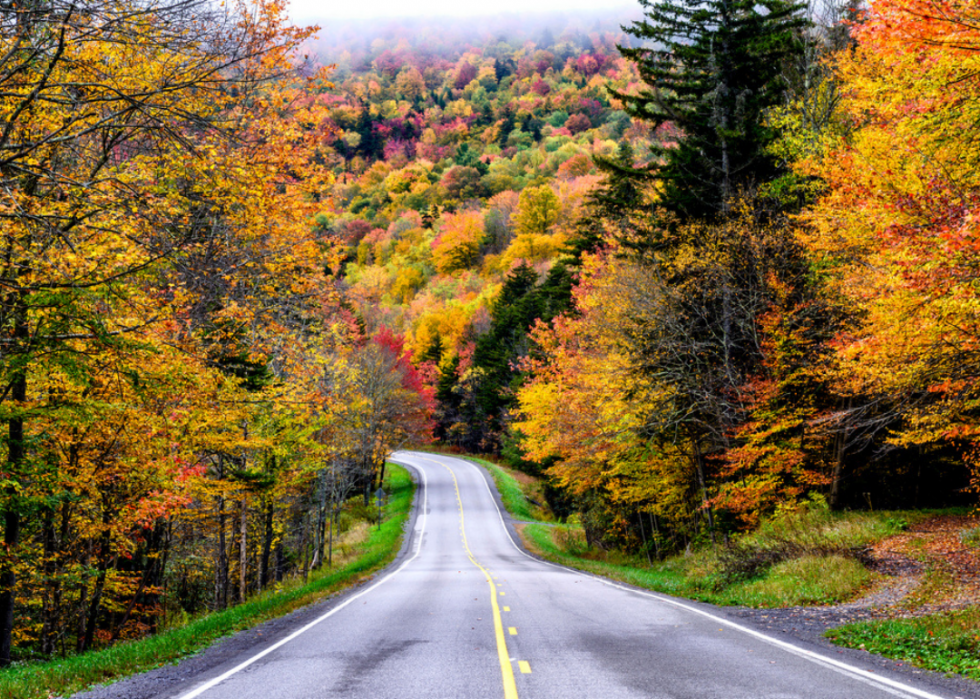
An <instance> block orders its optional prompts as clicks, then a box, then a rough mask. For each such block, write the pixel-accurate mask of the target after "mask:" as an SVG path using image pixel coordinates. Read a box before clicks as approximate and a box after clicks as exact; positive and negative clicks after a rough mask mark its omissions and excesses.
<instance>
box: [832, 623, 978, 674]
mask: <svg viewBox="0 0 980 699" xmlns="http://www.w3.org/2000/svg"><path fill="white" fill-rule="evenodd" d="M978 630H980V618H978V611H977V609H976V608H975V607H973V608H970V609H965V610H961V611H952V612H944V613H941V614H931V615H927V616H920V617H912V618H907V619H886V620H875V621H862V622H857V623H854V624H847V625H845V626H841V627H839V628H836V629H831V630H830V631H828V632H827V636H828V638H830V640H831V641H833V642H834V643H836V644H838V645H841V646H845V647H848V648H861V649H862V650H866V651H868V652H870V653H876V654H878V655H883V656H885V657H886V658H892V659H894V660H901V661H903V662H907V663H912V664H914V665H916V666H918V667H923V668H926V669H928V670H934V671H936V672H946V673H948V672H955V673H958V674H960V675H963V676H965V677H969V678H970V679H974V680H976V679H980V662H978V661H977V658H978V656H980V642H978V638H980V634H978Z"/></svg>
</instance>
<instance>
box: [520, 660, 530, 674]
mask: <svg viewBox="0 0 980 699" xmlns="http://www.w3.org/2000/svg"><path fill="white" fill-rule="evenodd" d="M517 667H519V668H520V669H521V674H522V675H530V674H531V664H530V663H529V662H528V661H526V660H518V661H517Z"/></svg>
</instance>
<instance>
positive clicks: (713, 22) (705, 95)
mask: <svg viewBox="0 0 980 699" xmlns="http://www.w3.org/2000/svg"><path fill="white" fill-rule="evenodd" d="M640 4H641V5H642V7H643V11H644V15H645V18H644V19H643V20H641V21H638V22H635V23H634V24H633V25H632V26H631V27H629V28H627V29H626V31H627V33H628V34H630V35H632V36H634V37H636V38H637V39H639V40H641V41H642V42H644V43H643V45H642V46H640V47H638V48H627V47H624V46H620V47H619V50H620V52H621V53H622V54H623V56H625V57H626V58H627V59H629V60H632V61H634V62H635V63H636V64H637V67H638V68H639V71H640V75H641V77H642V78H643V80H644V81H645V82H646V84H647V86H648V87H647V88H646V89H644V90H642V91H641V92H640V93H638V94H636V95H626V94H623V93H616V96H617V97H619V98H620V99H622V100H623V101H624V103H625V105H626V111H627V112H628V113H629V114H630V115H631V116H633V117H636V118H640V119H643V120H646V121H648V122H650V123H651V124H652V125H653V126H654V127H660V126H662V125H664V124H667V123H670V124H672V125H673V127H674V128H675V129H677V131H678V132H679V135H678V142H677V144H676V145H674V144H671V143H667V144H664V145H661V146H659V147H657V148H655V155H656V156H658V160H659V162H657V163H656V164H655V165H654V166H653V167H652V170H653V173H654V174H655V176H656V177H657V179H658V180H659V181H660V182H661V183H662V195H661V203H662V205H663V206H664V208H665V209H667V210H668V211H670V212H672V213H675V214H677V215H678V216H680V217H681V218H682V219H683V218H690V217H694V218H706V217H712V216H715V215H717V214H719V213H722V214H723V213H727V207H728V204H729V202H730V201H731V199H732V197H733V196H735V195H736V194H737V193H738V191H739V190H740V189H748V188H752V187H753V186H754V185H758V184H761V183H763V182H766V181H769V180H771V179H773V178H775V177H776V176H778V175H779V166H778V163H777V162H776V160H775V158H773V157H772V156H771V155H769V154H768V153H767V152H766V146H768V145H769V144H770V143H771V142H772V140H773V138H774V133H773V131H772V130H771V129H770V128H769V127H767V126H766V124H765V120H764V114H765V111H766V109H768V108H769V107H772V106H774V105H776V104H779V103H780V102H781V100H782V99H783V96H784V93H785V92H786V89H787V88H786V84H785V81H784V79H783V77H782V74H781V73H782V70H783V67H784V65H785V64H786V62H787V61H788V60H790V59H792V58H793V57H794V56H795V55H796V54H798V53H799V52H801V51H802V49H803V44H802V42H801V41H800V38H799V37H800V30H802V29H803V28H804V27H805V26H806V25H807V22H806V20H805V19H804V17H803V14H802V11H803V9H804V4H803V3H800V2H797V1H796V0H640Z"/></svg>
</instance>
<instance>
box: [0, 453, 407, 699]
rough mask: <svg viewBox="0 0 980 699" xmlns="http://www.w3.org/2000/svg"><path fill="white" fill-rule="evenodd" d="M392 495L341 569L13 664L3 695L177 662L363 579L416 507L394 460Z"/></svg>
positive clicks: (48, 690) (63, 687)
mask: <svg viewBox="0 0 980 699" xmlns="http://www.w3.org/2000/svg"><path fill="white" fill-rule="evenodd" d="M388 469H389V473H390V476H389V479H390V480H389V481H388V483H389V489H390V499H389V502H388V505H387V508H386V519H385V520H384V521H383V522H382V524H381V527H380V528H378V527H372V528H371V533H370V536H368V537H367V540H366V541H364V543H363V544H362V546H361V547H360V548H361V552H360V554H359V555H358V556H356V557H355V558H354V559H353V560H351V561H350V562H349V563H347V564H346V565H344V566H343V567H341V568H336V569H334V570H323V571H318V572H317V574H314V575H311V576H310V580H309V582H308V583H307V584H305V585H302V584H300V583H301V581H299V582H297V583H294V584H293V585H292V586H290V585H288V584H287V585H284V586H283V587H282V588H280V589H278V590H269V591H268V592H265V593H263V594H261V595H259V596H257V597H256V598H254V599H251V600H249V601H248V602H246V603H244V604H241V605H239V606H237V607H234V608H232V609H228V610H226V611H223V612H217V613H214V614H209V615H208V616H206V617H202V618H200V619H197V620H195V621H192V622H190V623H188V624H187V625H186V626H182V627H180V628H176V629H171V630H168V631H164V632H162V633H160V634H158V635H155V636H150V637H148V638H144V639H140V640H138V641H131V642H127V643H120V644H117V645H115V646H112V647H110V648H106V649H103V650H98V651H94V652H91V653H85V654H83V655H78V656H74V657H69V658H64V659H60V660H52V661H49V662H44V663H32V664H29V665H23V666H14V667H11V668H9V669H6V670H3V671H0V697H4V699H48V698H49V697H54V696H68V695H70V694H74V693H75V692H80V691H82V690H84V689H87V688H89V687H91V686H93V685H95V684H99V683H103V682H107V681H111V680H117V679H120V678H122V677H126V676H128V675H133V674H136V673H138V672H145V671H146V670H150V669H153V668H155V667H160V666H161V665H166V664H167V663H172V662H174V661H176V660H178V659H179V658H181V657H183V656H186V655H188V654H190V653H194V652H195V651H199V650H201V649H203V648H206V647H207V646H210V645H211V644H212V643H213V642H214V641H216V640H218V639H219V638H222V637H224V636H228V635H229V634H232V633H235V632H236V631H241V630H242V629H247V628H251V627H253V626H255V625H257V624H259V623H261V622H263V621H267V620H269V619H273V618H276V617H279V616H282V615H284V614H287V613H289V612H291V611H293V610H295V609H299V608H300V607H305V606H307V605H309V604H312V603H314V602H317V601H319V600H321V599H324V598H325V597H328V596H330V595H332V594H335V593H337V592H339V591H341V590H343V589H345V588H347V587H350V586H352V585H354V584H356V583H359V582H361V581H363V580H365V579H367V578H368V577H370V575H371V574H372V573H375V572H377V571H378V570H379V569H381V568H383V567H384V566H386V565H388V564H389V563H390V562H391V561H392V560H394V558H395V556H396V555H397V553H398V550H399V548H400V547H401V540H402V533H403V530H404V525H405V522H406V521H407V519H408V516H409V513H410V512H411V509H412V497H413V495H414V492H415V484H414V483H413V482H412V479H411V476H410V475H409V473H408V471H406V470H405V469H403V468H402V467H400V466H396V465H394V464H389V466H388Z"/></svg>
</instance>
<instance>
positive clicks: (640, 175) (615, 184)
mask: <svg viewBox="0 0 980 699" xmlns="http://www.w3.org/2000/svg"><path fill="white" fill-rule="evenodd" d="M595 163H596V166H598V168H599V169H600V170H601V171H602V172H603V173H604V174H605V177H604V178H603V180H602V182H601V183H600V185H599V186H598V187H596V188H595V189H593V190H592V192H591V193H590V194H589V196H588V199H587V200H586V207H585V210H584V212H583V214H582V215H581V216H580V217H579V219H578V222H577V224H576V227H575V237H573V238H572V240H571V241H569V244H568V247H567V252H568V254H569V256H570V259H569V260H567V264H568V265H569V266H571V267H574V268H577V267H579V266H581V263H582V255H583V254H585V253H593V252H595V251H596V250H598V249H599V248H601V247H602V246H603V244H604V243H605V241H606V239H607V236H608V235H612V236H614V237H615V238H616V239H617V240H619V242H620V243H621V244H622V245H624V246H625V247H626V248H628V249H635V248H636V247H638V246H639V244H640V242H639V241H640V238H639V237H638V235H637V227H638V226H639V222H638V220H637V216H636V214H637V213H638V212H639V210H640V206H641V203H642V200H643V195H642V192H641V184H642V180H643V179H644V178H647V177H649V173H647V172H646V171H644V170H638V169H636V168H635V167H634V165H633V147H632V146H631V145H630V144H629V142H628V141H623V142H622V143H620V144H619V150H618V151H617V152H616V156H615V157H614V158H603V157H600V156H597V157H596V159H595Z"/></svg>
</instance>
